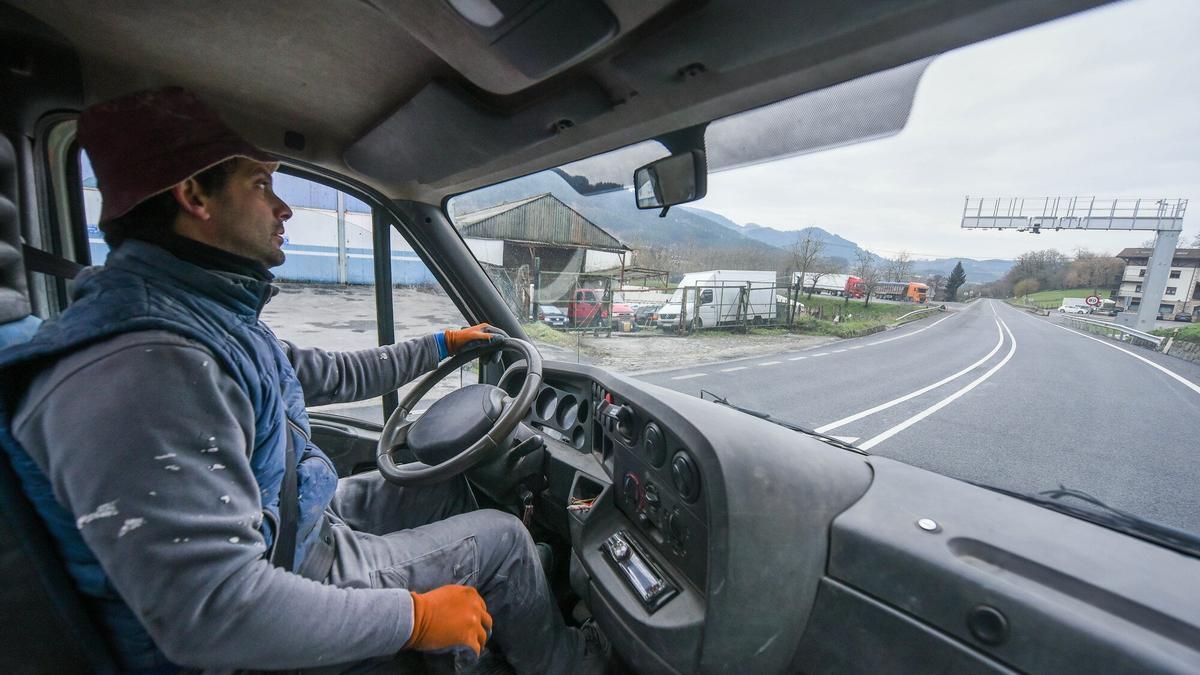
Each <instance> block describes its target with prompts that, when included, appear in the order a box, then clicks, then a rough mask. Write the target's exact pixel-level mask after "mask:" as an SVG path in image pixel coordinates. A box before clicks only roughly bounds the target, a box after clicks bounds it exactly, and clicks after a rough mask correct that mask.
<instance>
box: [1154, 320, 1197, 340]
mask: <svg viewBox="0 0 1200 675" xmlns="http://www.w3.org/2000/svg"><path fill="white" fill-rule="evenodd" d="M1175 331H1179V332H1178V333H1176V332H1175ZM1151 332H1152V333H1154V334H1155V335H1162V336H1164V337H1170V336H1172V335H1174V336H1175V339H1176V340H1184V341H1186V342H1200V324H1197V323H1194V324H1191V325H1190V326H1187V327H1186V328H1159V329H1158V330H1155V331H1151Z"/></svg>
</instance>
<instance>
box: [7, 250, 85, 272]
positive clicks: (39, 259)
mask: <svg viewBox="0 0 1200 675" xmlns="http://www.w3.org/2000/svg"><path fill="white" fill-rule="evenodd" d="M21 254H22V255H23V256H24V258H25V268H26V269H28V270H29V271H30V272H41V273H42V274H49V275H50V276H53V277H60V278H62V279H74V278H75V276H76V275H78V274H79V272H80V270H82V269H83V265H80V264H79V263H77V262H75V261H74V260H67V259H66V258H60V257H58V256H56V255H54V254H53V253H47V252H45V251H43V250H42V249H40V248H34V247H33V246H30V245H29V244H25V243H22V244H21Z"/></svg>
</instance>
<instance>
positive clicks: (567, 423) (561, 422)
mask: <svg viewBox="0 0 1200 675" xmlns="http://www.w3.org/2000/svg"><path fill="white" fill-rule="evenodd" d="M555 419H556V420H557V421H558V428H559V429H563V430H566V429H570V428H571V427H573V426H575V420H577V419H579V400H578V399H576V398H575V397H574V396H572V395H570V394H564V395H563V396H562V398H560V399H558V413H557V415H556V416H555Z"/></svg>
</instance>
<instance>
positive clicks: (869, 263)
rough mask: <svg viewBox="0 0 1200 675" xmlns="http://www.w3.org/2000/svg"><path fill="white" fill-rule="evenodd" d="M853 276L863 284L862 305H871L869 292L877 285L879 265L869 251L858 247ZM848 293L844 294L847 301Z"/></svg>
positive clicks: (873, 290)
mask: <svg viewBox="0 0 1200 675" xmlns="http://www.w3.org/2000/svg"><path fill="white" fill-rule="evenodd" d="M854 276H856V277H858V278H859V279H862V285H863V300H864V302H863V307H870V306H871V294H872V293H874V292H875V287H876V286H877V285H879V266H878V265H877V264H876V263H875V256H873V255H872V254H871V252H870V251H867V250H865V249H859V250H858V253H857V254H856V256H855V260H854ZM849 298H850V294H849V293H847V294H846V300H847V302H849Z"/></svg>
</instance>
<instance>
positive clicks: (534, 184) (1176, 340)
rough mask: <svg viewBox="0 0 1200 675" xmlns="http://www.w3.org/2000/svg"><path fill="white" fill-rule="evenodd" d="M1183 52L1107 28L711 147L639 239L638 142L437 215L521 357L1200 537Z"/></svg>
mask: <svg viewBox="0 0 1200 675" xmlns="http://www.w3.org/2000/svg"><path fill="white" fill-rule="evenodd" d="M1197 25H1200V5H1198V4H1196V3H1189V2H1170V1H1167V0H1138V1H1135V2H1128V3H1120V4H1116V5H1113V6H1107V7H1104V8H1101V9H1097V10H1093V11H1089V12H1085V13H1082V14H1078V15H1075V16H1072V17H1069V18H1066V19H1063V20H1060V21H1056V22H1052V23H1049V24H1044V25H1041V26H1038V27H1035V28H1031V29H1027V30H1024V31H1020V32H1017V33H1013V34H1010V35H1007V36H1004V37H1000V38H996V39H993V40H989V41H986V42H982V43H979V44H976V45H972V46H969V47H966V48H962V49H959V50H956V51H953V52H950V53H947V54H944V55H942V56H940V57H938V58H936V59H934V60H932V61H924V62H919V63H915V64H911V65H909V66H904V67H902V68H897V69H893V70H892V71H887V72H885V73H879V74H876V75H872V76H870V77H868V78H862V79H861V80H859V81H856V82H851V83H846V84H845V85H839V86H837V87H832V88H830V89H826V90H823V91H819V92H812V93H810V94H807V95H804V96H800V97H797V98H795V99H793V100H791V101H784V102H781V103H778V104H775V105H773V106H767V107H766V108H762V109H759V110H755V111H748V112H746V113H743V114H741V115H736V116H733V117H731V118H726V119H723V120H714V121H713V122H712V123H711V124H710V125H709V126H708V128H707V131H706V135H705V147H706V149H707V151H708V155H709V157H708V159H709V168H710V173H709V177H708V188H707V195H706V196H705V197H704V198H703V199H701V200H699V201H696V202H693V203H690V204H686V205H680V206H675V207H672V208H671V209H670V210H669V211H668V213H667V214H666V216H665V217H661V218H660V217H659V210H647V211H643V210H638V209H637V208H636V204H635V195H634V193H633V190H632V184H633V180H632V179H633V173H634V170H635V169H636V168H637V167H638V166H641V165H643V164H645V163H647V162H650V161H653V160H655V159H659V158H662V157H665V156H667V155H668V154H669V153H668V151H667V150H666V149H665V148H664V147H663V146H662V145H660V144H659V143H657V142H655V141H645V142H642V143H638V144H636V145H633V146H630V147H627V148H622V149H619V150H616V151H613V152H609V153H605V154H603V155H599V156H596V157H592V158H588V159H585V160H581V161H579V162H574V163H571V164H568V165H566V166H562V167H558V168H557V169H554V170H551V171H545V172H541V173H538V174H534V175H530V176H526V177H523V178H520V179H517V180H513V181H509V182H507V183H503V184H499V185H494V186H491V187H488V188H484V189H480V190H477V191H474V192H471V193H467V194H463V195H459V196H457V197H455V198H453V199H452V200H450V201H449V203H448V211H449V215H450V217H451V219H452V220H453V222H454V223H455V225H456V226H457V228H458V229H459V232H460V234H461V235H462V236H463V238H464V240H465V241H466V242H467V244H468V245H469V247H470V248H471V250H472V251H473V252H474V253H475V255H476V257H477V258H478V259H479V262H480V264H481V265H482V266H483V267H484V269H485V270H486V271H487V273H488V274H489V275H490V277H491V278H492V280H493V281H494V282H495V284H496V286H497V288H498V289H499V290H500V292H501V294H502V295H503V296H504V298H505V299H506V300H507V302H508V304H509V306H510V308H511V309H512V311H513V312H514V313H515V314H516V315H517V316H519V317H521V318H522V320H523V321H524V322H525V328H526V331H527V333H528V334H529V335H530V336H531V337H532V338H533V339H534V340H535V341H536V343H537V345H538V347H539V349H540V350H541V351H542V354H543V356H544V357H546V358H548V359H553V360H560V361H572V362H575V361H578V362H584V363H591V364H595V365H598V366H602V367H605V368H608V369H611V370H615V371H618V372H621V373H625V374H627V375H630V376H633V377H636V378H640V379H642V380H644V381H646V382H651V383H654V384H657V385H661V386H665V387H669V388H672V389H676V390H678V391H681V392H685V393H688V394H691V395H697V396H699V395H700V392H701V390H702V389H703V390H706V391H708V392H711V396H710V397H711V398H721V399H724V400H725V401H727V402H728V403H729V404H730V405H734V406H737V407H739V408H743V409H746V410H752V411H756V412H758V413H761V414H763V415H768V416H769V418H770V419H771V420H773V421H779V422H783V423H786V424H788V425H792V426H795V427H798V428H801V429H805V430H810V431H814V432H817V433H819V434H823V435H826V436H829V437H832V438H833V439H837V440H838V442H842V443H847V444H853V445H854V446H857V447H858V448H861V449H863V450H866V451H868V452H870V453H871V454H876V455H883V456H886V457H890V458H894V459H897V460H900V461H903V462H907V463H910V464H913V465H916V466H919V467H922V468H925V469H928V470H932V471H936V472H938V473H941V474H944V475H948V476H951V477H954V478H958V479H962V480H968V481H972V482H976V483H980V484H985V485H989V486H994V487H996V488H999V489H1002V490H1005V491H1009V492H1012V493H1015V494H1022V495H1045V494H1047V492H1046V491H1048V490H1050V491H1052V492H1051V493H1049V494H1051V495H1052V496H1051V497H1044V496H1043V497H1041V498H1039V499H1034V500H1031V501H1032V502H1033V503H1039V502H1042V503H1046V502H1048V501H1049V500H1056V499H1058V497H1056V496H1053V495H1058V494H1076V493H1086V494H1088V495H1092V496H1094V497H1095V500H1094V502H1095V503H1101V504H1104V505H1106V507H1111V509H1118V510H1120V512H1121V513H1123V514H1129V515H1131V516H1133V517H1136V518H1142V519H1145V520H1148V521H1151V522H1153V523H1158V524H1161V525H1163V526H1166V527H1169V528H1177V529H1179V530H1182V531H1185V532H1188V533H1191V534H1200V491H1198V490H1196V485H1197V484H1200V464H1198V463H1197V462H1196V461H1195V457H1194V454H1195V452H1194V449H1195V445H1196V423H1197V420H1200V324H1197V323H1193V322H1192V321H1193V319H1195V320H1200V223H1198V222H1197V221H1196V216H1194V215H1189V214H1188V213H1187V202H1186V200H1187V198H1188V197H1191V196H1193V195H1194V192H1195V189H1196V186H1200V115H1197V114H1196V110H1197V109H1200V90H1197V89H1196V88H1195V87H1189V86H1183V85H1184V83H1187V82H1193V81H1194V80H1195V73H1196V72H1198V71H1200V46H1198V45H1197V43H1196V41H1195V39H1194V35H1193V32H1194V31H1193V30H1192V29H1193V28H1194V27H1195V26H1197ZM1156 246H1157V249H1156ZM581 291H586V292H581ZM614 300H618V301H619V303H620V304H618V305H616V306H614ZM1143 305H1145V306H1144V307H1143ZM548 306H552V307H556V308H558V309H560V310H561V312H562V314H563V316H564V317H565V321H564V320H561V319H556V320H555V321H553V322H552V321H550V320H548V319H547V318H545V317H548V316H549V313H546V312H543V313H542V314H541V316H539V313H538V311H537V308H538V307H543V308H545V307H548ZM1061 486H1065V487H1061ZM1054 490H1057V492H1054ZM1095 503H1093V502H1088V501H1080V500H1076V501H1075V502H1074V503H1072V504H1071V507H1072V508H1071V509H1064V512H1068V513H1071V514H1072V515H1078V514H1084V515H1086V514H1088V513H1091V512H1093V511H1094V512H1095V513H1097V514H1100V513H1101V511H1102V509H1100V508H1099V507H1097V506H1095ZM1043 505H1045V504H1043ZM1111 509H1110V510H1111ZM1097 517H1100V516H1097ZM1107 517H1108V518H1109V519H1110V520H1111V513H1110V514H1109V515H1108V516H1107Z"/></svg>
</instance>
